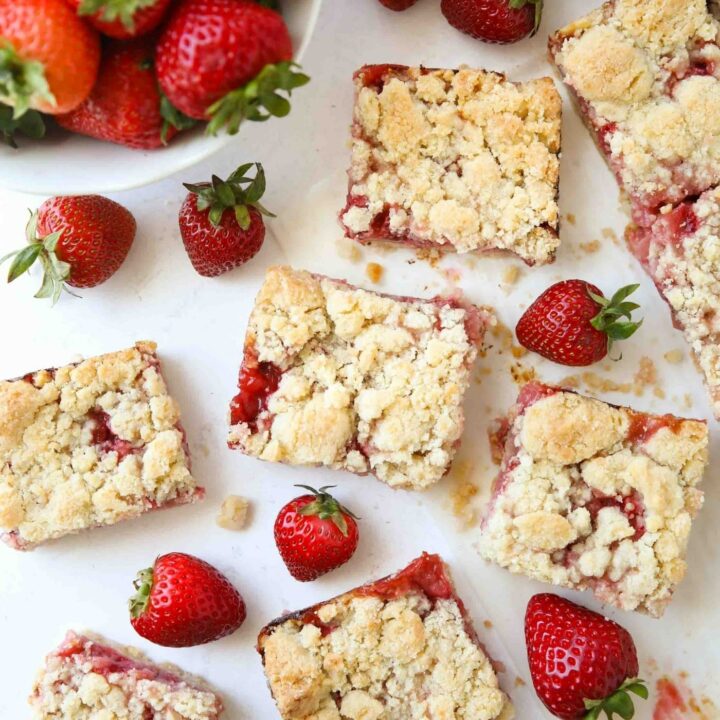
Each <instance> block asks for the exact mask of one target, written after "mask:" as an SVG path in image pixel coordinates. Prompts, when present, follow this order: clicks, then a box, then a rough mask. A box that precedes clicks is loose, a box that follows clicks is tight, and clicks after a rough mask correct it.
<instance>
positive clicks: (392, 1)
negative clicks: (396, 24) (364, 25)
mask: <svg viewBox="0 0 720 720" xmlns="http://www.w3.org/2000/svg"><path fill="white" fill-rule="evenodd" d="M416 2H417V0H380V3H381V4H382V5H384V6H385V7H386V8H388V10H396V11H398V12H399V11H401V10H407V9H408V8H410V7H412V6H413V5H414V4H415V3H416Z"/></svg>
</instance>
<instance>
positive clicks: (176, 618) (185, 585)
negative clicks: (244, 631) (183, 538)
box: [130, 552, 245, 647]
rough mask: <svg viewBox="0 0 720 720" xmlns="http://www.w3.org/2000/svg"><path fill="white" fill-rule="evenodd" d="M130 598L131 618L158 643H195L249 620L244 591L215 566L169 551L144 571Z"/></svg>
mask: <svg viewBox="0 0 720 720" xmlns="http://www.w3.org/2000/svg"><path fill="white" fill-rule="evenodd" d="M135 588H136V590H137V592H136V594H135V595H134V596H133V597H132V598H131V599H130V623H131V625H132V626H133V627H134V628H135V630H136V631H137V633H138V634H139V635H141V636H142V637H144V638H146V639H147V640H150V642H154V643H156V644H157V645H164V646H166V647H190V646H192V645H202V644H203V643H208V642H212V641H213V640H219V639H220V638H222V637H225V636H226V635H230V634H231V633H234V632H235V631H236V630H237V629H238V628H239V627H240V625H242V623H243V621H244V620H245V603H244V602H243V599H242V597H241V596H240V593H239V592H238V591H237V590H236V589H235V587H234V586H233V585H232V584H231V583H230V581H229V580H228V579H227V578H226V577H225V576H224V575H223V574H222V573H221V572H220V571H219V570H217V569H216V568H214V567H213V566H212V565H210V564H209V563H206V562H205V561H203V560H200V559H199V558H196V557H193V556H192V555H186V554H185V553H179V552H174V553H169V554H167V555H162V556H161V557H159V558H158V559H157V560H156V561H155V565H154V566H153V567H152V568H148V569H147V570H143V571H141V572H140V573H139V574H138V577H137V580H136V581H135Z"/></svg>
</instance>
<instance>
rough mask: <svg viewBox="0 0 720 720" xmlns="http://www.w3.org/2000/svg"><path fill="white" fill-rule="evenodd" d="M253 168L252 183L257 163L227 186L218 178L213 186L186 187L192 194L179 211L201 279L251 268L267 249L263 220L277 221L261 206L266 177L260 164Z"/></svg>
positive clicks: (237, 173) (234, 175) (241, 170)
mask: <svg viewBox="0 0 720 720" xmlns="http://www.w3.org/2000/svg"><path fill="white" fill-rule="evenodd" d="M254 165H255V167H256V168H257V171H256V173H255V178H254V179H253V180H251V179H250V178H249V177H245V173H246V172H247V171H248V170H249V169H250V168H251V167H252V166H253V163H246V164H245V165H241V166H240V167H239V168H238V169H237V170H236V171H235V172H234V173H232V175H230V177H229V178H228V179H227V180H221V179H220V178H219V177H218V176H217V175H213V177H212V182H209V183H195V184H191V183H185V187H186V188H187V189H188V190H189V191H190V192H189V193H188V195H187V197H186V198H185V201H184V202H183V204H182V207H181V208H180V218H179V221H180V235H182V239H183V243H184V244H185V250H186V251H187V254H188V257H189V258H190V262H191V263H192V265H193V267H194V268H195V270H197V271H198V273H199V274H200V275H204V276H205V277H216V276H217V275H222V273H225V272H227V271H228V270H232V269H233V268H236V267H237V266H238V265H243V264H244V263H246V262H247V261H248V260H250V259H251V258H253V257H254V256H255V255H256V254H257V253H258V251H259V250H260V248H261V247H262V244H263V241H264V240H265V223H264V222H263V219H262V216H263V215H269V216H270V217H275V216H274V215H273V214H272V213H271V212H269V211H268V210H267V209H266V208H264V207H263V206H262V205H261V204H260V198H261V197H262V196H263V193H264V192H265V171H264V170H263V167H262V165H261V164H260V163H254ZM244 185H247V187H243V186H244Z"/></svg>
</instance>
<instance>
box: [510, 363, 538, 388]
mask: <svg viewBox="0 0 720 720" xmlns="http://www.w3.org/2000/svg"><path fill="white" fill-rule="evenodd" d="M510 374H511V375H512V379H513V380H514V381H515V383H516V384H517V385H526V384H527V383H529V382H531V381H532V380H534V379H535V377H536V373H535V368H532V367H525V366H524V365H523V364H522V363H515V364H514V365H511V366H510Z"/></svg>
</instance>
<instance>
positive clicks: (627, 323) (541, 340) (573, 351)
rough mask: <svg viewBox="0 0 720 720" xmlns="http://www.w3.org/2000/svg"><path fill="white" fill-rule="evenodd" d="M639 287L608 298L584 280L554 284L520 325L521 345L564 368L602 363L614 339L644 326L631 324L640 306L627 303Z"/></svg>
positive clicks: (525, 315) (523, 318) (626, 289)
mask: <svg viewBox="0 0 720 720" xmlns="http://www.w3.org/2000/svg"><path fill="white" fill-rule="evenodd" d="M638 287H640V286H639V285H628V286H626V287H624V288H621V289H620V290H618V291H617V292H616V293H615V294H614V295H613V296H612V298H610V300H608V299H607V298H606V297H605V296H604V295H603V294H602V291H600V290H599V289H598V288H597V287H595V285H591V284H590V283H588V282H585V281H584V280H563V281H562V282H559V283H556V284H555V285H551V286H550V287H549V288H548V289H547V290H545V292H544V293H542V295H540V297H538V299H537V300H535V302H534V303H533V304H532V305H531V306H530V307H529V308H528V309H527V310H526V311H525V313H524V314H523V316H522V317H521V318H520V320H519V321H518V324H517V326H516V328H515V334H516V335H517V339H518V342H519V343H520V344H521V345H522V346H523V347H525V348H527V349H528V350H532V351H533V352H536V353H538V355H542V356H543V357H545V358H547V359H548V360H552V361H553V362H556V363H559V364H560V365H572V366H582V365H591V364H592V363H594V362H598V360H602V359H603V358H604V357H605V356H606V355H607V354H608V352H609V350H610V347H611V345H612V343H613V341H614V340H625V339H626V338H629V337H630V336H631V335H632V334H633V333H634V332H635V331H636V330H637V329H638V328H639V327H640V325H642V320H640V321H639V322H633V321H632V312H633V310H637V309H638V308H639V307H640V306H639V305H638V304H637V303H634V302H628V301H627V300H626V298H627V297H628V296H629V295H631V294H632V293H633V292H635V290H637V289H638ZM622 318H627V320H623V319H622Z"/></svg>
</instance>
